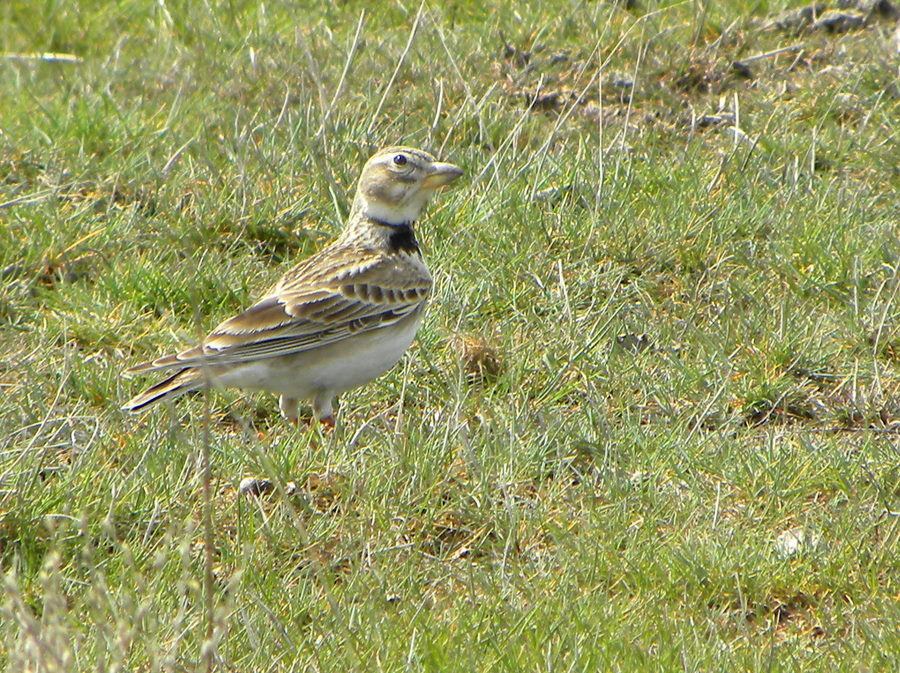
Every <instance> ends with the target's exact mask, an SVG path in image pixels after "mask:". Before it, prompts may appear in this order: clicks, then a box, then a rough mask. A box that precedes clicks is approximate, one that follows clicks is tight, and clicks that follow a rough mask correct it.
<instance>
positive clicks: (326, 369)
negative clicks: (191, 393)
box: [216, 312, 422, 399]
mask: <svg viewBox="0 0 900 673" xmlns="http://www.w3.org/2000/svg"><path fill="white" fill-rule="evenodd" d="M421 321H422V314H421V312H419V313H418V314H417V315H414V316H411V317H410V318H409V319H407V320H403V321H401V322H399V323H397V324H396V325H392V326H390V327H384V328H381V329H377V330H374V331H372V332H366V333H364V334H360V335H359V336H355V337H352V338H350V339H347V340H345V341H341V342H338V343H335V344H331V345H329V346H324V347H322V348H315V349H313V350H310V351H305V352H303V353H299V354H297V355H290V356H283V357H277V358H270V359H266V360H257V361H255V362H248V363H247V364H245V365H241V366H240V367H236V368H234V369H232V370H231V371H229V372H225V373H222V374H220V375H219V376H217V377H216V383H217V384H219V385H221V386H225V387H235V388H247V389H252V390H267V391H270V392H274V393H278V394H280V395H285V396H287V397H292V398H296V399H311V398H313V397H315V396H317V395H321V394H323V393H331V394H339V393H342V392H344V391H347V390H351V389H352V388H356V387H357V386H361V385H363V384H364V383H368V382H369V381H371V380H373V379H375V378H377V377H379V376H381V375H382V374H384V373H385V372H386V371H387V370H388V369H390V368H391V367H393V366H394V365H395V364H397V362H398V361H399V360H400V358H401V357H403V354H404V353H405V352H406V350H407V349H408V348H409V345H410V344H411V343H412V341H413V338H414V337H415V336H416V330H417V329H418V327H419V323H421Z"/></svg>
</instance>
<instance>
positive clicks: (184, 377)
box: [122, 369, 206, 411]
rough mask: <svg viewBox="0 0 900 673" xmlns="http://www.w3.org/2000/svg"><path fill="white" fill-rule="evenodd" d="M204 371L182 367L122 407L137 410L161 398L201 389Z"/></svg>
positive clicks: (203, 382)
mask: <svg viewBox="0 0 900 673" xmlns="http://www.w3.org/2000/svg"><path fill="white" fill-rule="evenodd" d="M205 384H206V382H205V380H204V376H203V372H202V371H200V370H198V369H182V370H181V371H178V372H176V373H174V374H172V376H170V377H169V378H167V379H165V380H163V381H160V382H159V383H157V384H156V385H155V386H152V387H150V388H147V390H145V391H144V392H142V393H141V394H140V395H135V396H134V397H132V398H131V399H130V400H128V401H127V402H126V403H125V404H123V405H122V408H123V409H125V410H127V411H137V410H138V409H143V408H144V407H146V406H149V405H151V404H153V403H154V402H159V401H160V400H164V399H165V400H174V399H175V398H176V397H180V396H182V395H184V394H185V393H189V392H191V391H194V390H200V389H201V388H203V387H204V386H205Z"/></svg>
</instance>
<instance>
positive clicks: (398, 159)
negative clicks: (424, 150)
mask: <svg viewBox="0 0 900 673" xmlns="http://www.w3.org/2000/svg"><path fill="white" fill-rule="evenodd" d="M394 163H395V164H397V165H398V166H406V157H405V156H403V155H402V154H398V155H397V156H395V157H394Z"/></svg>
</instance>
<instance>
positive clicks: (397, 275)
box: [122, 147, 463, 427]
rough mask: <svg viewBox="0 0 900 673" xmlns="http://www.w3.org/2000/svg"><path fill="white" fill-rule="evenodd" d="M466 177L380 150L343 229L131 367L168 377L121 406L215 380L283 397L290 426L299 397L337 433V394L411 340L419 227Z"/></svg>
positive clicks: (419, 304) (418, 296)
mask: <svg viewBox="0 0 900 673" xmlns="http://www.w3.org/2000/svg"><path fill="white" fill-rule="evenodd" d="M462 173H463V172H462V170H461V169H460V168H458V167H457V166H454V165H453V164H449V163H444V162H441V161H438V160H437V159H435V157H433V156H432V155H431V154H428V153H427V152H423V151H422V150H418V149H413V148H411V147H389V148H387V149H384V150H381V151H380V152H378V153H377V154H375V156H373V157H372V158H371V159H369V161H368V162H367V163H366V165H365V167H364V168H363V171H362V175H361V176H360V178H359V184H358V186H357V190H356V196H355V198H354V200H353V206H352V209H351V212H350V216H349V219H348V221H347V224H346V226H345V228H344V230H343V233H342V234H341V235H340V236H339V237H338V238H337V239H336V240H335V241H334V242H333V243H332V244H330V245H328V246H327V247H325V248H323V249H322V250H321V251H319V252H318V253H316V254H314V255H313V256H312V257H309V258H307V259H305V260H304V261H302V262H300V264H298V265H297V266H296V267H294V268H293V269H291V270H290V271H288V272H287V273H286V274H285V275H284V276H283V277H282V278H281V280H279V281H278V282H277V283H276V284H275V285H274V286H273V287H272V288H271V289H270V290H269V291H268V292H266V293H265V295H264V296H263V297H262V299H260V300H259V301H257V302H256V303H255V304H253V305H252V306H250V307H249V308H248V309H247V310H245V311H244V312H242V313H240V314H238V315H236V316H234V317H233V318H229V319H228V320H226V321H225V322H223V323H221V324H220V325H219V326H218V327H216V328H215V329H214V330H213V331H212V332H211V333H210V334H209V335H208V336H207V337H206V338H205V339H203V341H202V342H201V343H200V344H199V345H197V346H194V347H193V348H189V349H188V350H184V351H182V352H180V353H176V354H173V355H166V356H164V357H161V358H158V359H156V360H152V361H150V362H144V363H142V364H139V365H137V366H135V367H131V368H130V369H128V370H127V371H126V374H136V373H149V372H165V373H168V377H167V378H165V379H164V380H163V381H161V382H159V383H157V384H156V385H154V386H152V387H150V388H148V389H147V390H145V391H144V392H142V393H140V394H139V395H137V396H135V397H134V398H132V399H131V400H129V401H128V402H127V403H126V404H125V405H123V407H122V408H123V409H127V410H132V411H136V410H138V409H143V408H144V407H147V406H149V405H151V404H154V403H156V402H159V401H162V400H172V399H174V398H176V397H178V396H180V395H184V394H185V393H188V392H191V391H194V390H200V389H203V388H205V387H207V385H211V386H213V387H218V388H241V389H245V390H263V391H269V392H273V393H277V394H278V395H279V396H280V399H279V407H280V409H281V414H282V416H284V417H285V418H286V419H287V420H288V421H290V422H292V423H295V424H296V423H297V422H298V408H299V404H300V402H301V401H304V402H309V403H311V406H312V412H313V416H314V417H315V419H316V420H318V421H319V422H321V423H322V424H324V425H326V426H329V427H334V425H335V419H334V400H335V398H336V397H337V396H338V395H340V394H341V393H343V392H346V391H348V390H352V389H353V388H357V387H359V386H362V385H364V384H366V383H369V382H370V381H373V380H374V379H376V378H378V377H379V376H381V375H382V374H384V373H385V372H387V371H388V370H389V369H391V368H392V367H393V366H394V365H395V364H397V362H398V361H399V360H400V358H401V357H403V354H404V353H405V352H406V350H407V349H408V348H409V346H410V344H411V343H412V341H413V338H414V337H415V335H416V331H417V330H418V328H419V324H420V323H421V322H422V316H423V313H424V310H425V305H426V303H427V301H428V298H429V295H430V294H431V291H432V278H431V274H430V273H429V271H428V267H427V265H426V264H425V260H424V259H423V257H422V252H421V250H420V249H419V244H418V242H417V240H416V235H415V232H414V229H413V227H414V225H415V223H416V222H417V221H418V219H419V217H420V216H421V214H422V211H423V210H424V208H425V206H426V204H427V203H428V201H429V199H431V197H432V196H433V195H434V193H435V192H437V191H438V190H440V189H441V188H443V187H445V186H446V185H449V184H450V183H451V182H453V181H454V180H456V179H457V178H459V177H460V176H461V175H462Z"/></svg>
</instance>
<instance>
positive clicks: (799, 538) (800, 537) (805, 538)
mask: <svg viewBox="0 0 900 673" xmlns="http://www.w3.org/2000/svg"><path fill="white" fill-rule="evenodd" d="M818 544H819V536H818V535H817V534H816V533H813V532H811V531H808V530H807V529H806V528H804V527H803V526H797V527H795V528H789V529H788V530H786V531H784V532H783V533H782V534H781V535H779V536H778V537H777V538H775V551H776V552H777V553H778V555H779V556H781V557H782V558H790V557H792V556H796V555H797V554H799V553H801V552H805V551H809V550H810V549H813V548H815V547H816V546H817V545H818Z"/></svg>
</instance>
